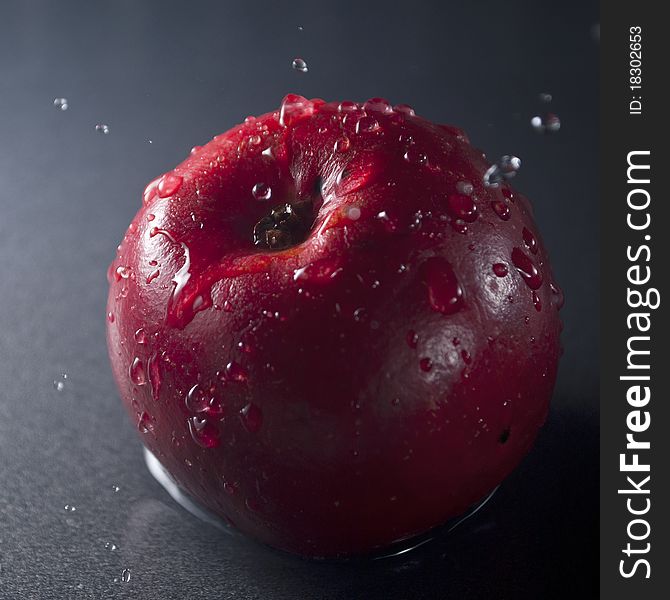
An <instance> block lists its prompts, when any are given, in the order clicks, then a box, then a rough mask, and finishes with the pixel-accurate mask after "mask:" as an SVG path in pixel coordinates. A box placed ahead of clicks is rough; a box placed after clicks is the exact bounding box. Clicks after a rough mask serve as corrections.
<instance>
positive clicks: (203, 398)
mask: <svg viewBox="0 0 670 600" xmlns="http://www.w3.org/2000/svg"><path fill="white" fill-rule="evenodd" d="M186 408H187V409H188V410H190V411H191V412H194V413H201V412H205V411H206V410H207V409H208V408H209V396H208V395H207V394H205V391H204V390H203V389H202V387H201V386H200V385H199V384H197V383H196V384H195V385H194V386H193V387H192V388H191V389H190V390H189V391H188V394H186Z"/></svg>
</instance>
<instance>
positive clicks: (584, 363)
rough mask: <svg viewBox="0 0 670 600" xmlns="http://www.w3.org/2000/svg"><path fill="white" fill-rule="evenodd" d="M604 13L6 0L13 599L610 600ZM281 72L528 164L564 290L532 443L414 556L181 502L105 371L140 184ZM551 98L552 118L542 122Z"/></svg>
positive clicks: (270, 92) (4, 287) (4, 544)
mask: <svg viewBox="0 0 670 600" xmlns="http://www.w3.org/2000/svg"><path fill="white" fill-rule="evenodd" d="M597 22H598V11H597V2H594V1H589V2H578V1H574V2H548V1H547V2H542V3H538V2H530V1H529V2H521V1H511V0H508V1H506V2H502V3H501V2H495V3H484V2H467V3H466V2H438V1H437V0H436V1H434V2H423V3H421V2H404V3H397V4H396V3H392V2H386V3H373V2H345V1H338V2H331V3H328V4H325V3H323V4H319V3H315V2H303V1H293V2H290V3H278V2H274V3H270V2H268V3H266V4H265V5H261V4H259V3H255V2H232V1H218V2H191V3H186V2H179V3H177V2H161V1H158V0H155V1H152V2H139V1H121V0H115V1H111V0H109V1H99V2H95V1H90V2H64V1H60V2H46V1H44V2H37V1H23V2H19V1H7V0H5V1H3V2H2V4H0V598H3V599H5V598H7V599H10V598H11V599H14V598H46V599H51V598H53V599H59V600H61V599H64V598H96V599H97V598H140V599H144V598H147V599H153V598H156V599H159V598H160V599H161V600H163V599H170V598H187V597H188V598H194V599H195V598H241V599H251V598H254V599H255V598H259V599H268V600H274V599H288V598H300V599H302V598H305V599H312V598H314V599H321V598H324V599H338V600H339V599H350V598H352V599H358V598H366V599H369V598H380V599H381V598H384V599H395V598H403V599H404V598H429V599H432V598H439V599H442V598H459V599H467V600H469V599H471V598H495V599H501V598H503V599H505V598H515V599H519V598H533V599H536V598H553V597H557V596H561V597H566V595H568V596H569V597H572V598H593V597H595V591H594V589H595V586H596V580H597V550H596V537H597V510H598V509H597V502H598V491H597V490H598V487H597V482H598V466H597V464H598V400H597V396H598V375H597V371H598V342H597V338H598V305H599V298H598V279H599V273H598V260H599V256H598V238H599V230H598V213H597V193H598V190H597V168H598V157H597V140H596V136H597V132H598V125H597V118H598V113H597V102H598V87H597V86H598V71H597V63H598V52H599V49H598V43H597V41H596V39H595V38H594V35H593V32H592V27H593V26H594V25H595V24H596V23H597ZM298 26H302V27H303V28H304V29H303V31H300V30H299V29H298ZM296 56H302V57H303V58H305V60H306V61H307V62H308V65H309V73H307V74H300V73H297V72H294V71H293V70H292V69H291V61H292V59H293V58H294V57H296ZM289 91H294V92H298V93H302V94H304V95H307V96H320V97H323V98H326V99H357V100H364V99H366V98H368V97H371V96H385V97H387V98H389V99H390V100H391V101H392V102H407V103H410V104H411V105H413V106H414V107H415V108H416V110H417V112H419V113H420V114H421V115H423V116H425V117H428V118H431V119H434V120H437V121H441V122H446V123H452V124H456V125H459V126H461V127H463V128H464V129H465V130H466V131H467V132H468V133H469V134H470V137H471V139H472V140H473V143H475V144H476V145H477V146H479V147H481V148H482V149H484V150H485V151H486V152H487V154H488V155H489V156H490V157H495V156H498V155H500V154H506V153H513V154H517V155H518V156H520V157H522V159H523V161H524V162H523V168H522V172H521V174H520V175H519V176H518V177H517V179H516V181H515V184H516V186H517V187H518V188H519V189H520V190H521V191H523V192H525V193H526V194H527V195H528V196H529V197H530V198H531V199H532V200H533V202H534V205H535V210H536V217H537V220H538V221H539V224H540V227H541V230H542V232H543V235H544V238H545V241H546V243H547V245H548V247H549V249H550V252H551V255H552V258H553V265H554V269H555V272H556V275H557V278H558V280H559V282H561V283H562V285H563V287H564V290H565V294H566V297H567V303H566V306H565V308H564V310H563V317H564V321H565V331H564V334H563V343H564V346H565V355H564V357H563V362H562V365H561V370H560V377H559V381H558V384H557V388H556V394H555V398H554V403H553V409H552V412H551V415H550V418H549V421H548V423H547V425H546V427H545V429H544V430H543V432H542V434H541V436H540V439H539V440H538V443H537V445H536V447H535V448H534V450H533V451H532V453H531V454H530V455H529V457H528V458H527V459H526V460H525V461H524V462H523V464H522V465H521V467H520V468H519V469H518V470H517V471H516V472H515V473H514V475H513V476H511V477H510V478H509V479H508V480H507V481H506V482H505V483H504V484H503V486H502V487H501V489H500V490H499V492H498V494H497V495H496V496H495V498H494V499H493V500H492V501H491V503H490V504H489V505H488V506H487V507H486V508H485V509H484V510H483V511H482V512H481V513H480V514H479V515H478V516H477V517H476V518H475V519H473V520H472V521H471V522H470V523H469V524H468V525H467V526H464V527H463V528H461V529H460V530H457V532H456V533H454V534H453V535H451V536H449V537H447V538H443V539H441V540H438V541H436V542H434V543H432V544H429V545H428V546H425V547H424V548H422V549H421V550H418V551H416V552H414V553H410V554H409V555H407V556H405V557H403V558H399V559H393V560H387V561H382V562H377V563H367V564H365V563H364V564H355V565H334V564H315V563H310V562H307V561H303V560H299V559H295V558H293V557H290V556H286V555H283V554H279V553H276V552H272V551H270V550H266V549H264V548H260V547H258V546H256V545H255V544H253V543H251V542H248V541H239V540H231V539H229V538H227V537H225V536H224V535H223V534H221V533H219V532H218V531H216V530H213V529H211V528H209V527H208V526H206V525H204V524H203V523H201V522H199V521H197V520H196V519H195V518H193V517H191V516H190V515H188V514H186V513H185V512H184V511H183V510H182V509H181V508H179V507H178V506H177V505H176V504H174V502H173V501H172V500H171V499H170V498H169V497H168V496H167V495H166V493H164V491H163V490H162V488H160V487H159V486H158V484H157V483H155V482H154V481H153V480H152V479H151V478H150V477H149V475H148V474H147V472H146V469H145V467H144V464H143V461H142V458H141V453H140V443H139V438H138V436H137V434H136V432H135V431H134V428H133V427H132V425H131V424H130V423H129V422H127V420H126V416H125V414H124V412H123V411H122V409H121V406H120V402H119V400H118V397H117V393H116V390H115V388H114V384H113V381H112V378H111V373H110V369H109V367H108V361H107V353H106V347H105V342H104V326H105V318H104V314H105V298H106V291H107V283H106V280H105V269H106V267H107V265H108V263H109V262H110V261H111V259H112V257H113V256H114V249H115V247H116V244H117V243H118V241H119V240H120V238H121V237H122V234H123V232H124V230H125V228H126V226H127V224H128V222H129V221H130V219H131V217H132V215H133V214H134V212H135V211H136V210H137V208H138V207H139V205H140V196H141V192H142V189H143V187H144V184H145V183H146V182H147V181H149V180H150V179H152V178H153V177H155V176H156V175H158V174H160V173H162V172H163V171H165V170H167V169H169V168H171V167H172V166H173V165H174V164H176V163H177V162H178V161H180V160H181V159H182V158H183V157H184V156H185V155H186V154H187V153H188V150H189V149H190V148H191V146H193V145H194V144H201V143H203V142H205V141H207V140H208V139H209V138H211V136H212V135H214V134H216V133H219V132H222V131H224V130H226V129H228V128H229V127H231V126H232V125H233V124H235V123H237V122H239V121H241V120H242V119H243V118H244V117H245V116H247V115H248V114H259V113H262V112H266V111H268V110H271V109H273V108H275V107H276V106H278V105H279V102H280V100H281V98H282V96H283V95H284V94H285V93H287V92H289ZM540 92H550V93H552V94H553V96H554V100H553V102H552V103H551V105H550V110H553V111H555V112H557V113H558V114H559V115H560V117H561V119H562V124H563V126H562V128H561V131H560V132H559V133H558V134H556V135H554V136H539V135H537V134H536V133H534V132H533V131H532V129H531V127H530V125H529V119H530V117H532V116H533V115H534V114H536V113H537V112H538V111H542V110H547V107H546V106H543V105H542V104H541V103H540V102H539V100H538V94H539V93H540ZM61 96H64V97H67V98H68V100H69V109H68V110H67V111H65V112H61V111H59V110H57V109H56V108H55V107H54V106H53V104H52V102H53V99H54V98H55V97H61ZM96 123H105V124H107V125H108V126H109V128H110V133H109V135H102V134H99V133H97V132H96V131H95V129H94V128H95V125H96ZM150 140H151V143H150ZM62 373H66V374H67V379H66V380H64V381H63V383H64V388H63V390H62V391H60V392H59V391H57V390H56V389H55V388H54V385H53V382H54V380H59V379H61V374H62ZM113 486H118V487H119V491H117V492H115V491H114V487H113ZM65 505H71V506H74V507H75V508H76V510H75V511H73V512H70V511H66V510H65V509H64V507H65ZM111 544H115V545H116V546H117V549H116V550H111V549H110V548H111V546H110V545H111ZM106 545H107V546H108V547H106ZM123 569H130V574H131V577H130V581H129V582H128V583H123V582H121V581H120V579H121V573H122V571H123ZM115 579H116V581H115Z"/></svg>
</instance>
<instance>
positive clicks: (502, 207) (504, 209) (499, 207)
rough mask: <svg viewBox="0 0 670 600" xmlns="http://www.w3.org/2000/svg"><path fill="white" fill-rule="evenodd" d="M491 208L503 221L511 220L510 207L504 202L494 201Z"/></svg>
mask: <svg viewBox="0 0 670 600" xmlns="http://www.w3.org/2000/svg"><path fill="white" fill-rule="evenodd" d="M491 208H492V209H493V211H494V212H495V213H496V214H497V215H498V216H499V217H500V218H501V219H502V220H503V221H509V218H510V217H511V216H512V213H511V212H510V209H509V206H507V204H505V203H504V202H503V201H502V200H493V202H491Z"/></svg>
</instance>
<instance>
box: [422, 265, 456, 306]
mask: <svg viewBox="0 0 670 600" xmlns="http://www.w3.org/2000/svg"><path fill="white" fill-rule="evenodd" d="M421 274H422V277H423V281H424V283H425V285H426V288H427V290H428V301H429V302H430V305H431V307H432V308H433V310H435V311H437V312H440V313H442V314H445V315H452V314H454V313H456V312H458V311H459V310H460V309H461V308H462V307H463V289H462V288H461V285H460V283H459V281H458V279H457V278H456V274H455V273H454V270H453V268H452V266H451V264H450V263H449V262H448V261H447V260H446V259H444V258H442V257H439V256H434V257H432V258H429V259H428V260H426V261H425V262H424V263H423V264H422V265H421Z"/></svg>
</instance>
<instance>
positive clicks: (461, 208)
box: [447, 194, 477, 223]
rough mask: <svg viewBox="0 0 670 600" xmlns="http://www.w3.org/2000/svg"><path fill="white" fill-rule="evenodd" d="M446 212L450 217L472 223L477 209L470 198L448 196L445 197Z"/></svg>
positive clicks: (461, 195) (462, 195)
mask: <svg viewBox="0 0 670 600" xmlns="http://www.w3.org/2000/svg"><path fill="white" fill-rule="evenodd" d="M447 212H449V214H450V215H451V216H452V217H455V218H457V219H462V220H463V221H467V222H468V223H473V222H474V221H475V220H476V219H477V207H476V206H475V203H474V202H473V201H472V198H471V197H470V196H467V195H465V194H450V195H449V196H448V197H447Z"/></svg>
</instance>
